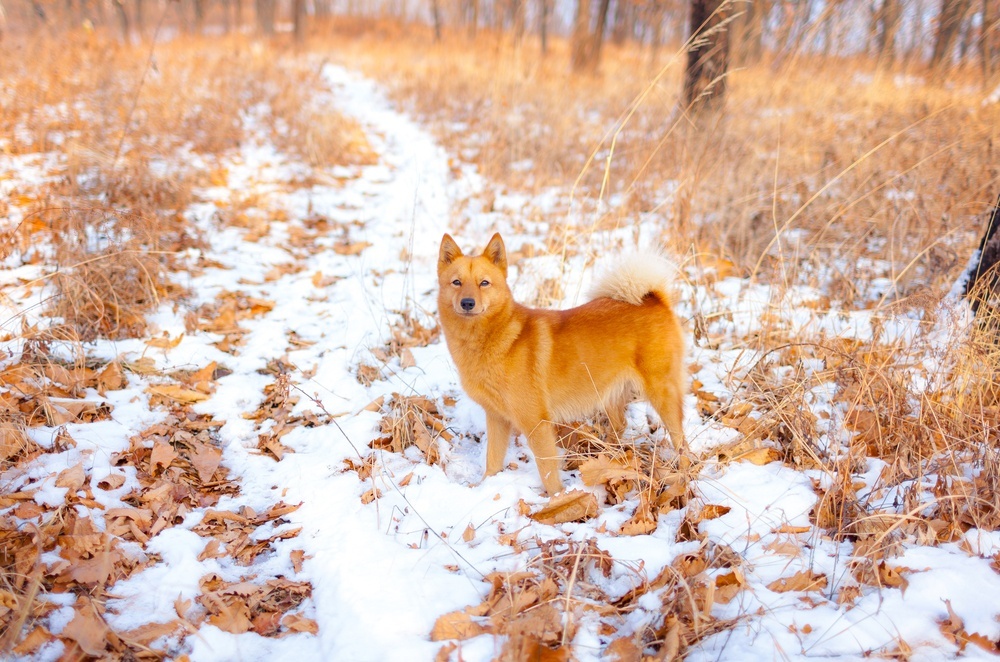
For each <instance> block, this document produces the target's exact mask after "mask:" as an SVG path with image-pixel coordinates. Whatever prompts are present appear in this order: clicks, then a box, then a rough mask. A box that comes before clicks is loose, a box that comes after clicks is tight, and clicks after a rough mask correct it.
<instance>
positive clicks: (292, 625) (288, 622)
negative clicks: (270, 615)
mask: <svg viewBox="0 0 1000 662" xmlns="http://www.w3.org/2000/svg"><path fill="white" fill-rule="evenodd" d="M281 624H282V625H284V626H285V627H286V628H288V629H289V630H291V631H292V632H308V633H309V634H316V633H317V632H319V624H318V623H317V622H316V621H314V620H313V619H311V618H306V617H305V616H303V615H302V614H287V615H286V616H285V617H284V618H283V619H281Z"/></svg>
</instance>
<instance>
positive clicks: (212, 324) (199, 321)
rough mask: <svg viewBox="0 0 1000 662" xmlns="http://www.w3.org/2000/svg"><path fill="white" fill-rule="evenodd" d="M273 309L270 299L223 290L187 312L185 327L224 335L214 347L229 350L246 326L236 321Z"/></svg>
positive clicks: (234, 346)
mask: <svg viewBox="0 0 1000 662" xmlns="http://www.w3.org/2000/svg"><path fill="white" fill-rule="evenodd" d="M273 309H274V302H273V301H268V300H266V299H260V298H257V297H252V296H249V295H247V294H245V293H243V292H222V293H220V294H219V296H218V297H217V298H216V300H215V302H213V303H210V304H204V305H202V306H201V307H200V308H198V310H196V311H193V312H191V313H189V314H188V316H187V318H186V319H185V326H186V327H187V329H188V331H189V332H194V331H207V332H209V333H217V334H220V335H222V336H224V338H223V339H222V340H221V341H219V342H218V343H216V344H215V346H216V347H218V348H219V349H220V350H222V351H224V352H229V353H232V352H234V351H235V349H236V347H238V346H239V344H240V343H241V342H242V338H243V335H244V334H245V333H246V329H244V328H243V327H241V326H240V324H239V323H240V322H241V321H244V320H250V319H254V318H256V317H260V316H261V315H264V314H266V313H268V312H270V311H271V310H273Z"/></svg>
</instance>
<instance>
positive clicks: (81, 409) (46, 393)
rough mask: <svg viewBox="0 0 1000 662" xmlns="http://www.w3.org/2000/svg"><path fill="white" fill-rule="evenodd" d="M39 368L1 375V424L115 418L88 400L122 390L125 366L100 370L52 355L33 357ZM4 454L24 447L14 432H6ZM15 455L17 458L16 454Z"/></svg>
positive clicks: (19, 367) (16, 367)
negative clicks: (88, 394)
mask: <svg viewBox="0 0 1000 662" xmlns="http://www.w3.org/2000/svg"><path fill="white" fill-rule="evenodd" d="M32 358H33V359H35V360H36V361H38V360H40V361H42V362H39V363H15V364H13V365H10V366H8V367H7V368H5V369H4V370H3V371H0V422H2V421H11V422H16V423H20V424H21V425H24V426H27V427H34V426H37V425H47V426H49V427H58V426H60V425H65V424H67V423H91V422H93V421H103V420H107V419H108V418H110V417H111V412H112V410H113V407H112V406H111V405H110V404H108V403H107V402H105V401H104V400H102V399H95V398H92V397H86V391H87V389H91V388H92V389H96V390H97V391H98V393H99V394H104V393H106V392H107V391H113V390H118V389H121V388H124V387H125V386H126V385H127V383H128V379H127V378H126V377H125V375H124V373H123V370H122V365H121V363H119V362H111V363H108V364H106V365H104V366H102V367H101V368H100V369H96V370H95V369H93V368H88V367H86V366H83V365H66V364H64V363H60V362H58V361H56V360H55V359H53V358H51V357H49V356H47V355H46V356H39V355H36V356H34V357H32ZM5 436H9V437H10V438H9V439H5V440H4V442H3V444H2V445H0V449H2V450H4V452H6V451H7V449H8V444H11V445H12V446H14V445H17V444H19V443H21V442H22V441H23V440H21V439H19V435H18V434H17V433H16V431H10V430H8V431H7V435H5ZM15 455H16V453H15Z"/></svg>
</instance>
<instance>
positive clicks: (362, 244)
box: [333, 241, 371, 255]
mask: <svg viewBox="0 0 1000 662" xmlns="http://www.w3.org/2000/svg"><path fill="white" fill-rule="evenodd" d="M369 246H371V244H370V243H369V242H367V241H355V242H346V241H341V242H337V243H336V244H334V245H333V252H335V253H336V254H337V255H359V254H360V253H361V252H362V251H364V250H365V249H366V248H368V247H369Z"/></svg>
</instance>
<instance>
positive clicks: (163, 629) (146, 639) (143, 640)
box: [118, 619, 181, 646]
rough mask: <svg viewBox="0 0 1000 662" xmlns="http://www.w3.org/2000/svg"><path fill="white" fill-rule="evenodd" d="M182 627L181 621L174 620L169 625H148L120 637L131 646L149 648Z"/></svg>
mask: <svg viewBox="0 0 1000 662" xmlns="http://www.w3.org/2000/svg"><path fill="white" fill-rule="evenodd" d="M180 627H181V621H180V620H179V619H174V620H172V621H170V622H169V623H146V624H145V625H140V626H139V627H137V628H135V629H134V630H127V631H125V632H119V633H118V636H119V637H121V638H122V640H123V641H125V642H126V643H129V644H138V645H140V646H148V645H149V644H151V643H152V642H153V641H156V640H157V639H159V638H160V637H166V636H169V635H171V634H173V633H174V632H176V631H177V630H178V629H179V628H180Z"/></svg>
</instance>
